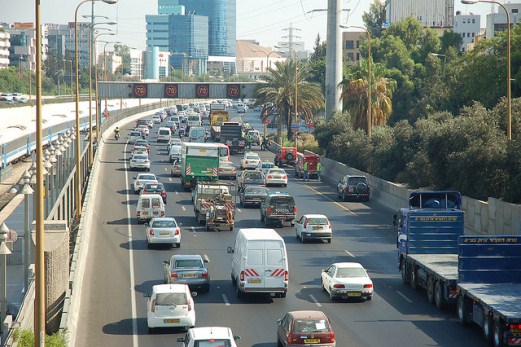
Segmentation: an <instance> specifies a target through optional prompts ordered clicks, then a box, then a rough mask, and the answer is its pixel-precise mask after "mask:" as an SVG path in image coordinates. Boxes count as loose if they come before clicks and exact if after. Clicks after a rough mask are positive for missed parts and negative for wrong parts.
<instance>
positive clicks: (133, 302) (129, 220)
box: [123, 142, 139, 347]
mask: <svg viewBox="0 0 521 347" xmlns="http://www.w3.org/2000/svg"><path fill="white" fill-rule="evenodd" d="M127 145H128V142H127V143H126V144H125V152H124V154H123V159H124V162H125V188H126V191H127V193H125V195H126V199H127V201H129V200H130V196H129V194H128V192H129V186H128V167H127V166H128V164H127ZM127 234H128V259H129V266H130V306H131V311H132V318H133V319H132V346H134V347H137V346H139V341H138V335H137V310H136V291H135V288H136V282H135V279H134V249H133V248H132V241H133V237H132V218H131V217H130V204H127Z"/></svg>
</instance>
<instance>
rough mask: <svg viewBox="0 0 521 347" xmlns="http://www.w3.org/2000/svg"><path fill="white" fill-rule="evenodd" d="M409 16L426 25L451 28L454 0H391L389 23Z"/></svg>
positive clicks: (387, 19) (387, 9)
mask: <svg viewBox="0 0 521 347" xmlns="http://www.w3.org/2000/svg"><path fill="white" fill-rule="evenodd" d="M407 17H413V18H415V19H417V20H418V21H419V22H420V23H421V24H422V25H423V26H424V27H428V28H450V27H452V26H453V24H454V0H389V2H388V3H387V6H386V21H387V22H388V23H389V24H392V23H396V22H399V21H401V20H403V19H405V18H407Z"/></svg>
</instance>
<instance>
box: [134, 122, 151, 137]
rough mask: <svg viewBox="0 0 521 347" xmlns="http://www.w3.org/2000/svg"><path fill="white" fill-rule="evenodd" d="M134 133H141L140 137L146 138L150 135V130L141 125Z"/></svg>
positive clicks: (146, 126)
mask: <svg viewBox="0 0 521 347" xmlns="http://www.w3.org/2000/svg"><path fill="white" fill-rule="evenodd" d="M136 131H139V132H141V135H143V136H148V135H150V128H149V127H148V125H146V124H142V125H140V126H138V127H137V128H136Z"/></svg>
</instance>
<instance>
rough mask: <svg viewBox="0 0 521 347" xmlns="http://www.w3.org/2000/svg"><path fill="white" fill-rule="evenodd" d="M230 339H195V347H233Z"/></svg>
mask: <svg viewBox="0 0 521 347" xmlns="http://www.w3.org/2000/svg"><path fill="white" fill-rule="evenodd" d="M231 345H232V344H231V342H230V340H219V339H211V340H197V341H194V347H231Z"/></svg>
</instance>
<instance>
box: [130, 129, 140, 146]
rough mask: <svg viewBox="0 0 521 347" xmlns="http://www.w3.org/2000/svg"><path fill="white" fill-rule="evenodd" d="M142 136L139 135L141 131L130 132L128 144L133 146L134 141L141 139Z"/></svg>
mask: <svg viewBox="0 0 521 347" xmlns="http://www.w3.org/2000/svg"><path fill="white" fill-rule="evenodd" d="M142 138H143V136H142V135H141V131H131V132H130V134H129V135H128V143H130V144H134V142H136V140H140V139H142Z"/></svg>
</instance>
